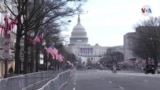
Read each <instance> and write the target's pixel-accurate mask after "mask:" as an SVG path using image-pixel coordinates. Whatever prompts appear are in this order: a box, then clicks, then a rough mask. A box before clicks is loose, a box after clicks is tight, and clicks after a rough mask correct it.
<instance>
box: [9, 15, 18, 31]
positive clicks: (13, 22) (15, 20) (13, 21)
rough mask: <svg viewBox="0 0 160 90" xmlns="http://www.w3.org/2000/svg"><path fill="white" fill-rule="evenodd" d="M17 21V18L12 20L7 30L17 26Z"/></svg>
mask: <svg viewBox="0 0 160 90" xmlns="http://www.w3.org/2000/svg"><path fill="white" fill-rule="evenodd" d="M17 22H18V20H17V18H15V19H13V20H12V21H11V22H10V23H9V29H13V28H14V26H15V25H16V24H17Z"/></svg>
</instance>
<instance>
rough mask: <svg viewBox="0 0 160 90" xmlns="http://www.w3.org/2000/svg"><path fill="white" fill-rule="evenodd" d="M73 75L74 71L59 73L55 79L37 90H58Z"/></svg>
mask: <svg viewBox="0 0 160 90" xmlns="http://www.w3.org/2000/svg"><path fill="white" fill-rule="evenodd" d="M73 75H74V70H69V71H65V72H62V73H59V74H58V75H57V77H55V78H54V79H52V80H50V81H49V82H48V83H46V84H45V85H44V86H42V87H41V88H39V89H38V90H60V89H61V88H62V87H63V86H64V85H65V84H66V83H67V82H68V81H69V79H70V78H71V77H72V76H73Z"/></svg>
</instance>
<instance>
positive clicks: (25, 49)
mask: <svg viewBox="0 0 160 90" xmlns="http://www.w3.org/2000/svg"><path fill="white" fill-rule="evenodd" d="M27 38H28V37H27V34H25V38H24V74H26V73H28V39H27Z"/></svg>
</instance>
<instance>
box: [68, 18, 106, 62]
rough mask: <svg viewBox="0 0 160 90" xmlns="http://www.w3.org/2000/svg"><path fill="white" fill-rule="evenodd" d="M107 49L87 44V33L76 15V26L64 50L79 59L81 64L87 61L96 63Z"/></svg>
mask: <svg viewBox="0 0 160 90" xmlns="http://www.w3.org/2000/svg"><path fill="white" fill-rule="evenodd" d="M107 48H108V47H103V46H99V45H98V44H97V45H95V46H91V45H90V44H88V37H87V32H86V30H85V28H84V27H83V26H82V24H81V22H80V15H78V21H77V25H76V26H75V27H74V28H73V31H72V33H71V37H70V44H69V45H66V49H67V50H68V51H70V52H72V53H74V54H75V55H76V56H77V57H79V58H81V60H82V62H83V63H86V62H87V60H91V61H92V62H93V63H97V62H98V60H99V59H100V58H101V57H102V56H103V55H104V54H105V53H106V52H107Z"/></svg>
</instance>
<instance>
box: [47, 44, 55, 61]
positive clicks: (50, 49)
mask: <svg viewBox="0 0 160 90" xmlns="http://www.w3.org/2000/svg"><path fill="white" fill-rule="evenodd" d="M47 51H48V52H49V54H51V55H52V58H53V59H54V58H55V55H54V52H53V48H51V47H49V48H47Z"/></svg>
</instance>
